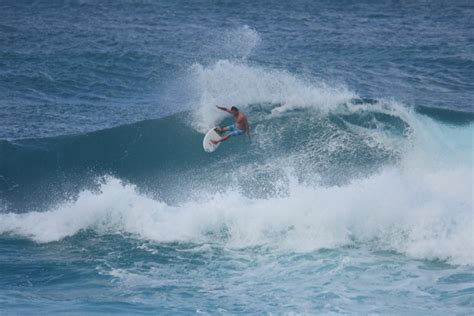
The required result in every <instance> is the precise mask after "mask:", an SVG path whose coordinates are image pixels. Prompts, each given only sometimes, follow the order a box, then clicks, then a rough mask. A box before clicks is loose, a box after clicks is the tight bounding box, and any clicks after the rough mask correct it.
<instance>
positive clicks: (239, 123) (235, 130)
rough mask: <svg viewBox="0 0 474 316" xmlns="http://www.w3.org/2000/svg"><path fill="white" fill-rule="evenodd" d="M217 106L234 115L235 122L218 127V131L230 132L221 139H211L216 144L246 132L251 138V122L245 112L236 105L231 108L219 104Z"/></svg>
mask: <svg viewBox="0 0 474 316" xmlns="http://www.w3.org/2000/svg"><path fill="white" fill-rule="evenodd" d="M216 107H217V108H218V109H219V110H222V111H225V112H228V113H230V114H232V116H233V117H234V122H235V123H234V124H232V125H229V126H226V127H216V129H215V130H216V132H219V133H220V132H229V133H227V135H225V136H224V137H222V138H221V139H219V140H211V142H212V143H213V144H214V145H215V144H218V143H220V142H224V141H226V140H228V139H229V138H230V137H231V136H239V135H243V134H244V133H245V134H247V136H248V137H249V138H250V127H249V122H248V121H247V117H246V116H245V114H244V113H242V112H240V111H239V109H238V108H237V107H235V106H233V107H231V108H230V110H229V109H227V108H224V107H222V106H218V105H216Z"/></svg>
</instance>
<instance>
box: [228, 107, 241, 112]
mask: <svg viewBox="0 0 474 316" xmlns="http://www.w3.org/2000/svg"><path fill="white" fill-rule="evenodd" d="M230 110H231V111H237V112H239V109H238V108H237V107H236V106H233V107H231V108H230Z"/></svg>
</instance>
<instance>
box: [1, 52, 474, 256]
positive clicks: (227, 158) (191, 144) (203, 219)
mask: <svg viewBox="0 0 474 316" xmlns="http://www.w3.org/2000/svg"><path fill="white" fill-rule="evenodd" d="M188 79H189V80H188V81H187V83H186V84H187V85H189V86H190V87H189V90H190V91H193V93H195V99H196V100H198V103H197V104H196V105H195V107H194V109H193V110H192V111H190V112H182V113H178V114H175V115H172V116H169V117H166V118H162V119H158V120H149V121H143V122H139V123H135V124H131V125H124V126H119V127H116V128H111V129H107V130H102V131H97V132H93V133H87V134H80V135H70V136H63V137H54V138H40V139H25V140H17V141H10V142H8V141H1V142H0V199H1V205H2V208H3V210H2V213H1V214H0V233H3V234H13V235H19V236H23V237H27V238H31V239H33V240H35V241H37V242H50V241H56V240H60V239H62V238H65V237H67V236H73V235H75V234H77V233H78V232H79V231H81V230H87V229H92V230H95V231H97V232H99V233H115V232H121V233H126V234H132V235H134V236H136V237H137V238H145V239H152V240H157V241H160V242H168V241H186V242H197V243H201V242H205V243H208V242H210V243H218V244H225V245H226V246H232V247H248V246H254V245H267V246H270V247H277V248H284V249H291V250H296V251H300V250H301V251H305V250H308V249H320V248H333V247H341V246H354V245H360V244H368V245H371V246H373V247H376V248H381V249H389V250H395V251H398V252H401V253H405V254H408V255H411V256H414V257H417V258H428V259H440V260H446V261H448V262H450V263H459V264H473V263H474V260H473V257H472V253H474V242H473V240H472V227H473V225H474V222H473V218H474V216H473V198H472V196H473V184H472V177H473V176H474V174H473V168H472V165H473V154H472V153H473V151H472V132H473V124H472V122H473V120H472V117H470V116H469V115H470V114H465V115H463V114H462V113H456V114H453V113H452V112H449V111H441V112H440V111H437V110H426V108H418V109H413V108H409V107H407V106H404V105H400V104H398V103H397V102H395V101H393V100H384V99H367V98H361V97H359V96H357V95H356V94H355V93H353V92H350V91H349V90H348V89H346V88H344V87H342V86H329V85H327V84H325V83H322V82H315V81H311V80H306V79H304V78H301V77H297V76H294V75H292V74H290V73H288V72H285V71H278V70H270V69H267V68H264V67H257V66H252V65H250V64H248V63H247V62H244V61H239V62H231V61H226V60H221V61H219V62H217V63H214V64H211V65H210V66H202V65H194V66H193V67H191V70H190V76H189V78H188ZM215 104H221V105H230V104H233V105H237V106H239V107H240V108H241V109H242V110H243V111H244V112H245V113H246V114H248V116H249V118H250V123H251V126H252V134H253V136H252V139H251V141H249V140H247V139H246V138H245V137H240V138H235V139H232V140H230V141H229V142H227V143H225V144H223V145H222V146H221V147H220V148H219V150H218V151H217V152H215V153H214V154H212V155H209V154H207V153H205V152H204V151H203V150H202V147H201V146H202V137H203V135H202V132H203V131H205V130H206V129H207V128H209V127H211V126H214V125H215V124H218V123H219V124H221V125H222V124H227V123H228V122H229V121H228V120H229V118H225V117H224V116H222V115H223V114H222V113H221V112H219V111H217V110H215V108H214V105H215ZM453 117H456V118H457V119H453ZM460 118H461V119H460Z"/></svg>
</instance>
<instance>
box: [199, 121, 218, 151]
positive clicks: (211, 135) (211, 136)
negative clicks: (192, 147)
mask: <svg viewBox="0 0 474 316" xmlns="http://www.w3.org/2000/svg"><path fill="white" fill-rule="evenodd" d="M219 139H221V137H220V136H219V134H217V132H216V131H215V127H214V128H212V129H211V130H209V132H207V133H206V136H204V140H203V141H202V147H204V151H206V152H208V153H212V152H213V151H214V150H216V149H217V147H219V145H220V144H221V143H217V144H213V143H211V140H219Z"/></svg>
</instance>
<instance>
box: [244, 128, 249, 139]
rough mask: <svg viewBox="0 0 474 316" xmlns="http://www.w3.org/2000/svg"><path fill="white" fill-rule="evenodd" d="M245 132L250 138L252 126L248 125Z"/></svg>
mask: <svg viewBox="0 0 474 316" xmlns="http://www.w3.org/2000/svg"><path fill="white" fill-rule="evenodd" d="M245 134H247V136H248V138H249V139H250V127H247V129H246V130H245Z"/></svg>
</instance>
